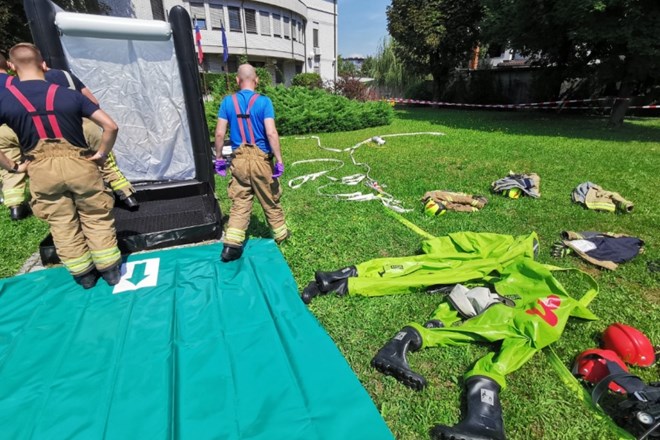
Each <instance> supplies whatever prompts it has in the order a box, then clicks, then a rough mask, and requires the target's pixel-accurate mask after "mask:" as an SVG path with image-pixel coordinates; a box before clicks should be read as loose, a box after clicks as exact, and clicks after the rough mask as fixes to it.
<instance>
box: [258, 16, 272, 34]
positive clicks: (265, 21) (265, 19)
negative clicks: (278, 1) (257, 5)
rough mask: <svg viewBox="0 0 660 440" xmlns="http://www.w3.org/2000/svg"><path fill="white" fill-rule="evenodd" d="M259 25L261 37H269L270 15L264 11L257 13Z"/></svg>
mask: <svg viewBox="0 0 660 440" xmlns="http://www.w3.org/2000/svg"><path fill="white" fill-rule="evenodd" d="M259 19H260V20H259V21H260V23H259V25H260V26H261V35H270V15H269V14H268V12H266V11H259Z"/></svg>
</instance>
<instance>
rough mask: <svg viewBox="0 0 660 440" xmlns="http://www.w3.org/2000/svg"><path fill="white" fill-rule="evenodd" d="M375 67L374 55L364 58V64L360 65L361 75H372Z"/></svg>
mask: <svg viewBox="0 0 660 440" xmlns="http://www.w3.org/2000/svg"><path fill="white" fill-rule="evenodd" d="M373 68H374V57H372V56H368V57H366V58H365V59H364V61H363V62H362V66H361V67H360V72H359V74H360V76H367V77H370V76H371V71H372V70H373Z"/></svg>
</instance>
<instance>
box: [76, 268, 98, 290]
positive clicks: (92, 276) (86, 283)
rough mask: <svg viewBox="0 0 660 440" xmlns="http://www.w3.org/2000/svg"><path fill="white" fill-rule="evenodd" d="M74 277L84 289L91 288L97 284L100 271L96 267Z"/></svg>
mask: <svg viewBox="0 0 660 440" xmlns="http://www.w3.org/2000/svg"><path fill="white" fill-rule="evenodd" d="M73 279H74V280H75V281H76V283H78V284H80V285H81V286H82V287H83V288H84V289H91V288H92V287H94V286H96V282H97V281H98V280H99V273H98V272H97V271H96V269H94V270H92V271H90V272H87V273H86V274H84V275H78V276H74V277H73Z"/></svg>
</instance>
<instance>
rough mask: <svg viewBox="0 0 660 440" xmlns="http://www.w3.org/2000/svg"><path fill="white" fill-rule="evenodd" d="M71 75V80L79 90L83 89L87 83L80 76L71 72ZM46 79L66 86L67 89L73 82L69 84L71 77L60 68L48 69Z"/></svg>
mask: <svg viewBox="0 0 660 440" xmlns="http://www.w3.org/2000/svg"><path fill="white" fill-rule="evenodd" d="M69 75H71V81H73V85H74V87H75V88H76V90H77V91H81V90H82V89H84V88H85V84H83V82H82V81H80V78H78V77H77V76H76V75H74V74H73V73H70V72H69ZM46 81H48V82H49V83H53V84H57V85H58V86H62V87H66V88H67V89H69V88H71V84H69V79H68V78H67V77H66V73H64V71H63V70H60V69H48V70H47V71H46Z"/></svg>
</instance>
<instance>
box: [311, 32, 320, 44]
mask: <svg viewBox="0 0 660 440" xmlns="http://www.w3.org/2000/svg"><path fill="white" fill-rule="evenodd" d="M312 40H313V41H314V47H319V30H318V29H314V30H313V31H312Z"/></svg>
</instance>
